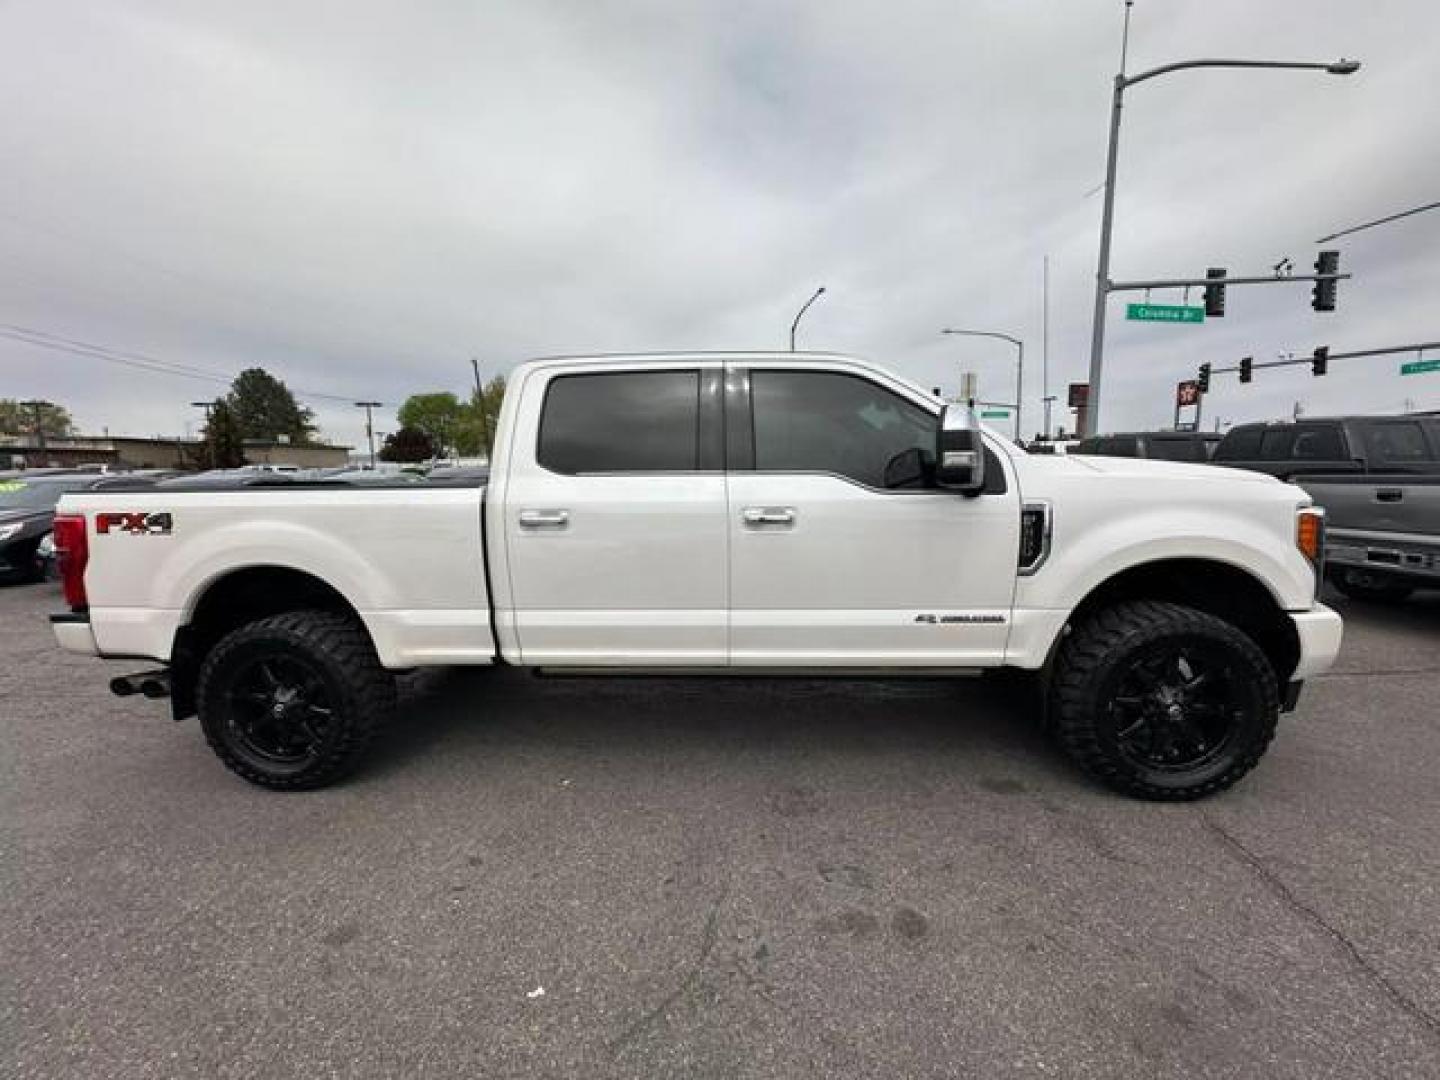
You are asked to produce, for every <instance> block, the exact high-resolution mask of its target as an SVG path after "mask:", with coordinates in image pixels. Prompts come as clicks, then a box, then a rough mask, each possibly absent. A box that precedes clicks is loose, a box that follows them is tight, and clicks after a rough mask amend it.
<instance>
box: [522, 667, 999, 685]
mask: <svg viewBox="0 0 1440 1080" xmlns="http://www.w3.org/2000/svg"><path fill="white" fill-rule="evenodd" d="M989 670H997V669H994V668H992V669H989ZM534 671H535V674H536V675H537V676H538V677H539V678H542V679H697V678H720V679H849V680H852V681H853V680H858V679H974V678H977V677H979V676H980V675H983V674H984V673H985V671H986V669H985V668H978V667H973V668H960V667H941V668H927V667H863V668H862V667H678V666H677V667H538V668H535V669H534Z"/></svg>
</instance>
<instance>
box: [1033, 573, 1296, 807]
mask: <svg viewBox="0 0 1440 1080" xmlns="http://www.w3.org/2000/svg"><path fill="white" fill-rule="evenodd" d="M1187 643H1190V644H1187ZM1192 646H1193V647H1194V648H1196V649H1201V650H1204V651H1205V652H1206V653H1207V654H1208V655H1210V656H1215V657H1223V662H1224V664H1225V665H1227V666H1226V667H1225V668H1224V674H1223V675H1222V676H1221V678H1222V680H1223V681H1224V683H1225V685H1226V686H1227V687H1231V685H1232V683H1233V689H1232V692H1233V693H1234V694H1235V695H1236V700H1237V701H1239V702H1242V703H1243V708H1242V707H1237V708H1235V709H1234V710H1227V711H1226V713H1225V716H1226V723H1227V724H1229V725H1230V728H1229V730H1230V734H1229V735H1228V736H1227V738H1226V740H1225V741H1224V742H1222V743H1221V744H1220V745H1219V747H1218V748H1216V749H1214V750H1212V751H1211V752H1212V753H1214V754H1215V757H1214V759H1213V760H1208V761H1205V762H1203V763H1201V764H1198V765H1197V766H1196V767H1195V768H1193V769H1190V770H1189V771H1188V772H1187V771H1172V772H1166V771H1163V770H1157V769H1155V768H1147V767H1145V766H1143V765H1138V764H1137V763H1136V762H1135V761H1134V760H1132V757H1131V755H1129V754H1127V752H1126V750H1125V747H1124V745H1123V743H1122V738H1123V735H1122V734H1121V733H1120V732H1118V731H1117V730H1116V729H1117V727H1118V726H1119V725H1120V723H1121V722H1122V721H1121V720H1120V719H1119V718H1118V717H1117V713H1118V712H1119V708H1120V706H1119V705H1118V703H1117V702H1116V701H1115V699H1114V695H1115V693H1116V691H1117V689H1118V687H1119V686H1121V685H1123V680H1124V679H1125V678H1126V677H1127V676H1128V675H1130V674H1131V673H1133V672H1134V671H1135V670H1136V669H1137V668H1138V667H1139V666H1140V665H1141V664H1142V663H1143V662H1145V658H1147V657H1149V656H1152V655H1154V654H1155V653H1157V652H1162V651H1163V650H1165V649H1168V648H1176V649H1184V648H1188V647H1192ZM1051 695H1052V697H1051V706H1052V708H1051V718H1052V723H1053V731H1054V734H1055V736H1056V738H1057V739H1058V741H1059V743H1060V745H1061V746H1062V747H1063V748H1064V749H1065V751H1066V752H1067V753H1068V754H1069V755H1070V756H1071V757H1072V758H1074V760H1075V761H1076V762H1077V763H1078V764H1079V765H1080V767H1081V768H1082V769H1084V770H1085V771H1086V772H1087V773H1089V774H1090V775H1091V776H1092V777H1094V778H1095V779H1097V780H1099V781H1100V782H1101V783H1103V784H1105V785H1107V786H1108V787H1111V788H1113V789H1114V790H1116V791H1119V792H1122V793H1124V794H1126V795H1130V796H1133V797H1135V798H1140V799H1152V800H1157V801H1167V802H1175V801H1184V800H1189V799H1199V798H1203V797H1204V796H1207V795H1212V794H1214V793H1215V792H1217V791H1223V790H1224V789H1225V788H1228V787H1230V786H1231V785H1232V784H1234V783H1235V782H1236V781H1237V780H1239V779H1240V778H1241V777H1242V776H1244V775H1245V774H1246V773H1248V772H1249V771H1250V770H1251V769H1252V768H1254V767H1255V764H1256V763H1257V762H1258V761H1259V760H1260V758H1261V756H1262V755H1263V754H1264V753H1265V749H1266V747H1268V746H1269V745H1270V740H1271V739H1272V738H1273V737H1274V734H1275V726H1276V723H1277V721H1278V719H1279V713H1280V700H1279V691H1278V685H1277V680H1276V676H1275V671H1274V669H1273V668H1272V667H1271V665H1270V662H1269V660H1267V659H1266V657H1265V654H1264V653H1262V652H1261V651H1260V649H1259V647H1258V646H1256V644H1255V643H1254V641H1252V640H1251V639H1250V638H1249V637H1248V636H1247V635H1246V634H1244V633H1243V632H1241V631H1240V630H1238V629H1236V628H1235V627H1234V626H1232V625H1230V624H1229V623H1227V622H1225V621H1223V620H1221V619H1218V618H1216V617H1215V616H1213V615H1209V614H1206V613H1205V612H1202V611H1197V610H1195V609H1193V608H1188V607H1184V606H1181V605H1179V604H1171V603H1162V602H1159V601H1152V600H1138V601H1130V602H1126V603H1120V604H1116V605H1115V606H1114V607H1111V608H1107V609H1105V610H1102V611H1100V612H1098V613H1096V614H1094V615H1092V616H1091V617H1089V618H1088V619H1087V620H1086V621H1084V622H1083V623H1081V624H1079V625H1077V626H1074V627H1072V628H1071V629H1070V631H1069V632H1068V635H1067V637H1066V639H1065V641H1064V643H1063V644H1062V645H1061V648H1060V653H1059V656H1058V657H1057V660H1056V664H1055V673H1054V679H1053V682H1052V684H1051Z"/></svg>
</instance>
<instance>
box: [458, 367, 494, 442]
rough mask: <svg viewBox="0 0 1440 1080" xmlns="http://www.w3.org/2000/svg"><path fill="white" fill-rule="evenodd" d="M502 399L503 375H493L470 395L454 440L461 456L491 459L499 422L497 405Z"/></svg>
mask: <svg viewBox="0 0 1440 1080" xmlns="http://www.w3.org/2000/svg"><path fill="white" fill-rule="evenodd" d="M504 398H505V376H504V375H496V376H495V377H494V378H493V379H491V380H490V381H489V382H487V383H486V384H485V385H484V386H483V387H481V388H480V389H478V390H475V391H472V392H471V394H470V400H469V401H468V402H467V403H466V405H465V415H464V417H463V419H462V423H461V428H460V436H459V439H458V440H457V441H458V449H459V451H460V453H462V454H465V455H467V456H471V455H476V454H483V455H484V456H485V457H486V458H489V457H490V452H491V451H492V450H493V449H494V447H495V431H496V425H498V424H499V422H500V402H501V401H503V400H504Z"/></svg>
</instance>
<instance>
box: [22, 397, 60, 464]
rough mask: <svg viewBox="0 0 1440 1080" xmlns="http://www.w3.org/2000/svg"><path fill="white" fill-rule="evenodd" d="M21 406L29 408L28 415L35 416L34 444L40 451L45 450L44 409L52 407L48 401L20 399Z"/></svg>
mask: <svg viewBox="0 0 1440 1080" xmlns="http://www.w3.org/2000/svg"><path fill="white" fill-rule="evenodd" d="M20 404H21V405H22V406H24V407H25V408H27V409H29V410H30V415H31V416H33V417H34V418H35V444H36V447H37V448H38V449H39V450H40V452H41V453H44V452H45V415H44V411H45V410H46V409H50V408H54V405H53V404H52V403H51V402H49V401H40V400H36V401H22V402H21V403H20Z"/></svg>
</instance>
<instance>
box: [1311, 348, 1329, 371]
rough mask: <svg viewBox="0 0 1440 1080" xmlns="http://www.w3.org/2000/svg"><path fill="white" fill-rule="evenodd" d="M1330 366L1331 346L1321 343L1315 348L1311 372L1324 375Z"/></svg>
mask: <svg viewBox="0 0 1440 1080" xmlns="http://www.w3.org/2000/svg"><path fill="white" fill-rule="evenodd" d="M1329 367H1330V346H1329V345H1321V346H1319V347H1318V348H1317V349H1316V350H1315V355H1314V357H1312V358H1311V360H1310V374H1312V375H1324V374H1325V372H1326V370H1328V369H1329Z"/></svg>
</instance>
